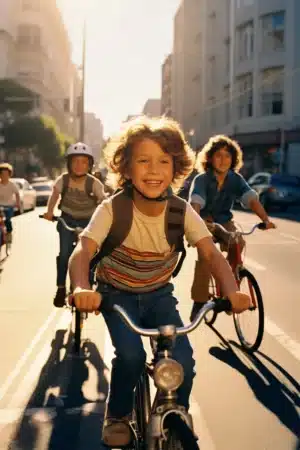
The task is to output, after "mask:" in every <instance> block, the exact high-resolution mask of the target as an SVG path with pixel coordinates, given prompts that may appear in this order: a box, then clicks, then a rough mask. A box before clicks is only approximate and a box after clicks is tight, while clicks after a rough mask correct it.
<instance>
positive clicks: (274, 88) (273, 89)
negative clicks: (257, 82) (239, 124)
mask: <svg viewBox="0 0 300 450" xmlns="http://www.w3.org/2000/svg"><path fill="white" fill-rule="evenodd" d="M283 107H284V68H283V67H276V68H272V69H267V70H264V71H263V72H262V85H261V114H262V116H273V115H277V114H283Z"/></svg>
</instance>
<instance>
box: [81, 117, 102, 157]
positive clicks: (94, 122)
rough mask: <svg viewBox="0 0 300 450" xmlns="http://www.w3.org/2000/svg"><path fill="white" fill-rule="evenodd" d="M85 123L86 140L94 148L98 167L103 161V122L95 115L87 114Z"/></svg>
mask: <svg viewBox="0 0 300 450" xmlns="http://www.w3.org/2000/svg"><path fill="white" fill-rule="evenodd" d="M84 121H85V130H84V140H85V142H86V143H87V144H88V145H90V146H91V147H92V149H93V152H94V157H95V166H98V164H99V162H100V159H101V150H102V148H103V145H104V137H103V125H102V122H101V120H100V119H99V118H98V117H96V115H95V114H94V113H90V112H87V113H85V115H84Z"/></svg>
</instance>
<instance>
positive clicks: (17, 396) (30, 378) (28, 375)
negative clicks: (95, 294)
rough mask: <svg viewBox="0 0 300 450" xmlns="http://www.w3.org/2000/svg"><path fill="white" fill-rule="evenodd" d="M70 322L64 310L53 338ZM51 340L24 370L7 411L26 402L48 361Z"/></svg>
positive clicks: (54, 329) (68, 315)
mask: <svg viewBox="0 0 300 450" xmlns="http://www.w3.org/2000/svg"><path fill="white" fill-rule="evenodd" d="M71 320H72V314H71V312H70V311H69V310H64V311H63V313H62V315H61V317H60V319H59V321H58V322H57V324H56V325H55V327H54V328H53V336H52V337H53V338H54V337H55V333H56V331H57V330H66V329H67V328H68V326H69V324H70V322H71ZM51 343H52V339H51V341H47V342H46V344H45V345H44V346H43V348H42V349H41V350H40V351H39V352H38V354H37V356H36V358H35V360H34V361H33V362H32V364H31V366H30V367H29V368H28V370H26V372H25V374H24V377H23V378H22V381H21V382H20V383H19V385H18V387H17V389H16V390H15V392H14V394H13V395H12V396H11V398H10V401H9V404H8V405H7V408H8V409H12V408H13V407H14V406H15V405H20V404H22V402H24V400H27V397H28V392H30V388H31V386H32V385H33V383H34V381H35V380H36V378H37V377H38V376H39V374H40V372H41V369H42V367H43V365H44V364H45V362H46V361H47V360H48V358H49V355H50V354H51V351H52V346H51Z"/></svg>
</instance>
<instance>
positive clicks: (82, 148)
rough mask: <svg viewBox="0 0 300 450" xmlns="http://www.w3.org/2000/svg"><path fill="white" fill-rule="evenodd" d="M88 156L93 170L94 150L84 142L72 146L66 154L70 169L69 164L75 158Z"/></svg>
mask: <svg viewBox="0 0 300 450" xmlns="http://www.w3.org/2000/svg"><path fill="white" fill-rule="evenodd" d="M79 155H80V156H87V157H88V158H89V161H90V170H91V169H92V167H93V165H94V155H93V150H92V149H91V147H89V146H88V145H86V144H84V143H83V142H77V143H76V144H72V145H70V147H69V148H68V150H67V152H66V158H67V161H68V168H69V162H70V160H71V158H72V157H73V156H79Z"/></svg>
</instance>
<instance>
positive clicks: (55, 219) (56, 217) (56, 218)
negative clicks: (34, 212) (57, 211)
mask: <svg viewBox="0 0 300 450" xmlns="http://www.w3.org/2000/svg"><path fill="white" fill-rule="evenodd" d="M39 218H40V219H44V216H43V214H39ZM52 222H60V223H61V224H62V225H63V226H64V227H65V229H66V230H68V231H72V232H74V233H77V234H79V233H81V232H82V231H83V228H81V227H75V228H72V227H70V226H69V225H68V224H67V223H66V221H65V220H64V219H63V218H62V217H59V216H53V217H52Z"/></svg>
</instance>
